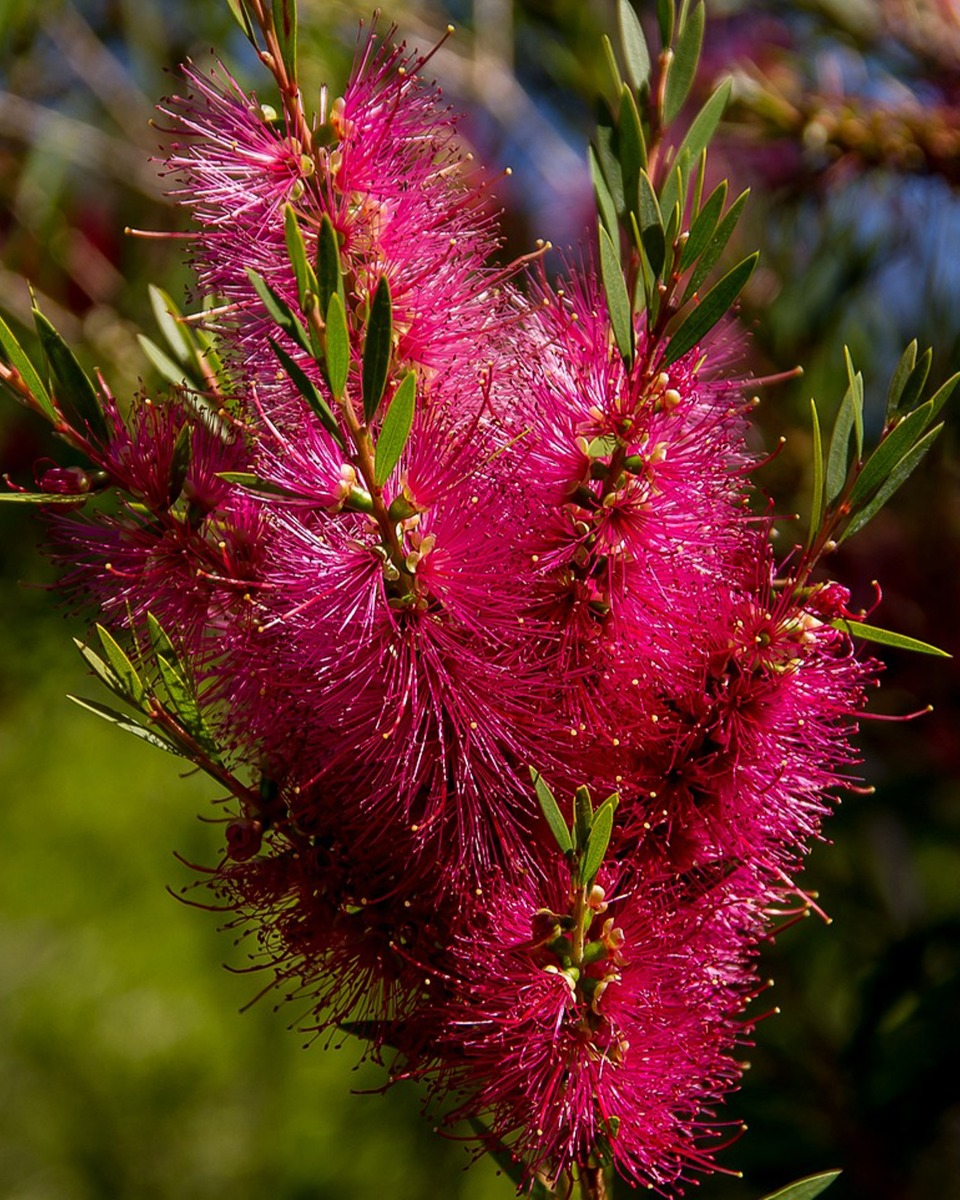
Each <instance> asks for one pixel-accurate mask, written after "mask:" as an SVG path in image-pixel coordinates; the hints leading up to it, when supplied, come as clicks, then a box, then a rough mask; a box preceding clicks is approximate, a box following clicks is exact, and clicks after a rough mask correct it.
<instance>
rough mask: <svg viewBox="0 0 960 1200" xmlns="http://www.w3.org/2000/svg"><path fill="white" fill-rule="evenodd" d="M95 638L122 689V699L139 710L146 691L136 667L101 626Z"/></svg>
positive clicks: (98, 627) (98, 626)
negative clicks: (97, 639) (98, 641)
mask: <svg viewBox="0 0 960 1200" xmlns="http://www.w3.org/2000/svg"><path fill="white" fill-rule="evenodd" d="M97 636H98V637H99V638H100V645H101V646H102V647H103V652H104V654H105V655H106V656H107V662H108V663H109V664H110V667H111V669H112V671H113V673H114V674H115V675H116V677H117V679H118V680H119V682H120V686H121V687H122V688H123V694H124V698H125V699H128V700H129V701H130V703H131V704H133V705H134V706H135V707H137V708H141V707H142V705H143V701H144V698H145V696H146V689H145V688H144V685H143V680H142V679H141V678H140V676H139V674H138V673H137V669H136V667H135V666H134V665H133V663H132V662H131V661H130V659H129V658H128V656H127V654H126V653H125V651H124V650H123V649H122V648H121V647H120V646H119V645H118V644H117V642H116V640H115V639H114V637H113V636H112V634H110V633H109V631H108V630H106V629H104V627H103V626H102V625H97Z"/></svg>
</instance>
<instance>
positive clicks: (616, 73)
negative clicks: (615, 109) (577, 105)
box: [600, 34, 623, 104]
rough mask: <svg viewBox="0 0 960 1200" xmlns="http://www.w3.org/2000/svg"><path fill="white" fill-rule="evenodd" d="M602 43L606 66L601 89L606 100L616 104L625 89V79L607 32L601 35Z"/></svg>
mask: <svg viewBox="0 0 960 1200" xmlns="http://www.w3.org/2000/svg"><path fill="white" fill-rule="evenodd" d="M600 45H601V47H602V49H603V65H604V67H605V68H606V70H605V72H604V73H603V78H602V79H601V83H600V91H601V94H602V95H603V96H604V98H605V99H606V100H608V101H609V102H610V103H611V104H616V102H617V99H618V97H619V96H620V93H621V92H622V91H623V79H622V77H621V75H620V68H619V67H618V66H617V56H616V55H615V54H614V52H613V43H612V42H611V41H610V39H609V38H608V37H607V35H606V34H604V35H603V36H602V37H601V39H600Z"/></svg>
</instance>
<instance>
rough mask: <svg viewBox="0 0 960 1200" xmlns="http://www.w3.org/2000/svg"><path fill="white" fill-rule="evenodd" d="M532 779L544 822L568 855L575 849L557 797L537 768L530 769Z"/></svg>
mask: <svg viewBox="0 0 960 1200" xmlns="http://www.w3.org/2000/svg"><path fill="white" fill-rule="evenodd" d="M530 778H531V779H532V780H533V786H534V788H535V789H536V792H537V800H538V801H539V802H540V811H541V812H542V813H543V816H544V820H545V821H546V822H547V825H548V827H549V829H550V832H551V833H552V834H553V839H554V841H555V842H556V843H557V845H558V846H559V847H560V849H561V851H562V852H563V853H564V854H568V853H569V852H570V851H571V850H572V849H573V839H572V838H571V836H570V830H569V828H568V827H567V823H566V821H565V820H564V819H563V813H561V811H560V806H559V805H558V804H557V800H556V797H555V796H554V794H553V792H551V790H550V788H549V787H547V784H546V781H545V780H544V778H543V776H542V775H541V774H540V772H539V771H538V770H537V769H536V768H535V767H531V768H530Z"/></svg>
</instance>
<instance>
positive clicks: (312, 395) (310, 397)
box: [268, 338, 345, 449]
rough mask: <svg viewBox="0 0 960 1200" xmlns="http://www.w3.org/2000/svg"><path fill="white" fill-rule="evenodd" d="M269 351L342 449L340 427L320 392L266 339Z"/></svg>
mask: <svg viewBox="0 0 960 1200" xmlns="http://www.w3.org/2000/svg"><path fill="white" fill-rule="evenodd" d="M268 340H269V342H270V346H271V349H272V350H273V352H274V354H275V355H276V356H277V358H278V359H279V360H280V364H281V366H282V367H283V369H284V370H285V371H286V373H287V374H288V375H289V376H290V378H291V379H292V380H293V382H294V383H295V384H296V386H297V390H298V391H299V393H300V395H301V396H303V398H304V400H306V402H307V403H308V404H309V405H310V407H311V409H312V410H313V413H314V415H315V416H316V418H317V419H318V420H319V422H320V424H321V425H322V426H323V427H324V429H325V430H326V431H327V433H329V434H330V436H331V437H332V438H333V440H334V441H335V442H336V443H337V445H338V446H340V448H341V449H343V447H344V445H345V443H344V440H343V434H342V433H341V432H340V426H339V425H338V424H337V418H336V417H335V416H334V415H333V410H332V409H331V407H330V405H329V404H328V403H327V402H326V400H325V399H324V397H323V396H322V395H321V394H320V390H319V388H318V387H317V385H316V384H315V383H314V382H313V380H312V379H311V378H310V376H309V375H308V374H307V373H306V371H304V369H303V368H302V367H301V366H300V364H299V363H298V362H297V361H296V360H295V359H294V358H293V357H292V356H291V355H289V354H288V353H287V352H286V350H284V348H283V347H282V346H280V345H278V344H277V343H276V342H275V341H274V339H273V338H269V339H268Z"/></svg>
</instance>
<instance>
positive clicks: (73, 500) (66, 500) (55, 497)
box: [0, 492, 88, 504]
mask: <svg viewBox="0 0 960 1200" xmlns="http://www.w3.org/2000/svg"><path fill="white" fill-rule="evenodd" d="M87 498H88V493H83V492H81V493H80V494H79V495H73V494H71V495H65V494H62V493H60V492H0V504H3V503H7V504H10V503H12V504H83V503H85V502H86V500H87Z"/></svg>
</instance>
